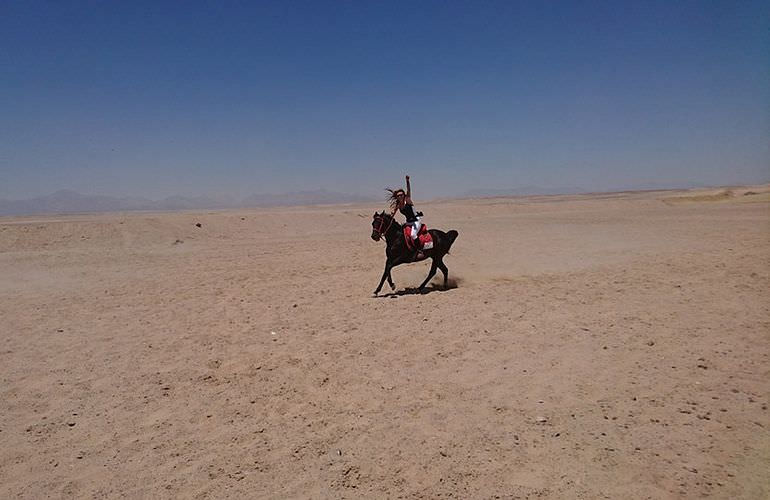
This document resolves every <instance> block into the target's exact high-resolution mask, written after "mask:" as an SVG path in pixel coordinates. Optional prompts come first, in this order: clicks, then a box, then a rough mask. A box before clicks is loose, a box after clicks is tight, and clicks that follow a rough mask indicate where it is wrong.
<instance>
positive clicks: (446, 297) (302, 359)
mask: <svg viewBox="0 0 770 500" xmlns="http://www.w3.org/2000/svg"><path fill="white" fill-rule="evenodd" d="M768 192H770V189H768V186H750V187H731V188H729V194H728V191H727V189H725V190H710V191H709V190H699V191H688V192H684V191H683V192H644V193H620V194H613V195H595V196H591V195H570V196H533V197H524V198H508V199H506V198H497V199H477V200H463V201H454V202H449V201H447V202H440V203H432V204H423V205H421V206H420V208H421V209H422V210H423V211H424V212H425V213H426V215H427V217H426V222H427V223H428V224H429V225H430V226H431V227H436V228H440V229H456V230H458V231H459V232H460V236H459V238H458V240H457V242H456V243H455V245H454V246H453V249H452V254H451V255H450V256H448V257H447V258H446V263H447V265H448V267H449V272H450V277H452V279H453V283H454V284H455V287H454V288H451V289H449V290H440V289H438V288H436V289H432V290H431V291H430V292H429V293H427V294H424V295H414V294H408V293H404V289H405V288H406V287H411V286H415V285H417V284H419V282H420V281H421V280H422V278H423V277H424V276H425V274H426V273H427V264H425V263H423V264H414V265H411V266H402V267H399V268H396V270H395V271H394V273H393V274H394V279H395V281H396V285H397V291H396V293H388V294H385V295H384V296H383V297H380V298H373V297H372V296H371V292H372V290H373V289H374V287H375V286H376V284H377V282H378V280H379V276H380V273H381V272H382V265H383V262H384V248H383V244H382V243H375V242H373V241H372V240H371V239H370V238H369V234H370V232H371V226H370V224H371V214H372V213H373V212H374V210H376V209H380V208H382V207H380V206H375V205H356V206H345V207H339V206H337V207H334V206H332V207H329V206H326V207H297V208H282V209H264V210H232V211H223V212H186V213H167V214H146V213H142V214H138V213H134V214H109V215H89V216H35V217H6V218H0V276H2V278H0V318H1V319H0V321H1V322H0V377H1V379H2V385H1V386H0V391H2V393H1V394H0V396H1V397H2V401H3V404H2V405H0V442H1V443H2V445H3V446H2V447H0V498H43V497H47V496H51V497H55V498H58V497H63V498H72V497H78V498H95V497H96V498H114V497H128V498H179V497H182V498H225V497H235V498H360V497H375V498H390V497H410V498H438V497H448V496H453V497H456V498H498V497H499V498H554V499H556V498H619V497H626V498H693V497H700V496H706V495H708V496H711V497H714V498H767V497H768V496H770V481H768V475H767V474H766V472H767V470H770V431H769V430H770V418H769V417H768V415H770V413H768V403H769V401H768V400H770V383H769V382H768V381H769V380H770V370H769V369H768V366H769V365H768V361H770V359H769V358H770V303H769V302H768V295H767V290H769V289H770V202H768V200H767V198H766V196H767V194H766V193H768ZM746 193H750V194H746ZM750 199H753V200H754V201H755V202H754V203H746V202H745V201H746V200H750ZM196 224H199V225H200V227H198V226H197V225H196ZM437 281H438V280H437ZM386 290H387V286H386Z"/></svg>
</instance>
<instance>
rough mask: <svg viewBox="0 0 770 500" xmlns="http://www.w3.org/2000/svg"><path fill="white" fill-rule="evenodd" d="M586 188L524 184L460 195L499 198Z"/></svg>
mask: <svg viewBox="0 0 770 500" xmlns="http://www.w3.org/2000/svg"><path fill="white" fill-rule="evenodd" d="M585 192H586V190H585V189H581V188H578V187H561V188H553V187H551V188H549V187H542V186H522V187H517V188H509V189H472V190H469V191H465V192H464V193H462V194H461V195H460V197H462V198H497V197H501V198H503V197H506V196H532V195H542V194H579V193H585Z"/></svg>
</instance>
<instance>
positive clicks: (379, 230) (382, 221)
mask: <svg viewBox="0 0 770 500" xmlns="http://www.w3.org/2000/svg"><path fill="white" fill-rule="evenodd" d="M377 215H378V216H379V218H380V227H378V228H377V229H375V231H377V234H378V235H379V237H380V238H382V237H383V235H385V234H386V233H387V232H388V231H389V230H390V226H392V225H393V221H394V220H396V218H395V217H392V216H391V218H390V223H388V227H386V228H385V231H383V230H382V226H384V225H385V215H384V214H377Z"/></svg>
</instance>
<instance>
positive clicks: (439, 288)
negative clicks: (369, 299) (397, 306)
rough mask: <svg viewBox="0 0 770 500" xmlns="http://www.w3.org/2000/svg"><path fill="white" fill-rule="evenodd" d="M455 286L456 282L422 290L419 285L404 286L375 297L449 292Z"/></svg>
mask: <svg viewBox="0 0 770 500" xmlns="http://www.w3.org/2000/svg"><path fill="white" fill-rule="evenodd" d="M455 288H457V285H456V284H449V285H447V286H443V285H429V286H426V287H425V288H423V289H422V290H420V289H419V288H417V287H408V288H404V289H403V290H396V291H395V292H389V293H383V294H382V295H377V296H376V297H375V298H378V299H396V298H398V297H402V296H404V295H427V294H429V293H433V292H448V291H449V290H454V289H455Z"/></svg>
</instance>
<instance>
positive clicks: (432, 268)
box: [418, 259, 438, 291]
mask: <svg viewBox="0 0 770 500" xmlns="http://www.w3.org/2000/svg"><path fill="white" fill-rule="evenodd" d="M436 267H438V262H437V261H436V259H433V264H431V266H430V272H429V273H428V277H427V278H425V281H423V282H422V285H420V287H419V288H418V290H420V291H422V290H423V288H425V285H427V284H428V282H429V281H430V280H432V279H433V277H434V276H435V275H436Z"/></svg>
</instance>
